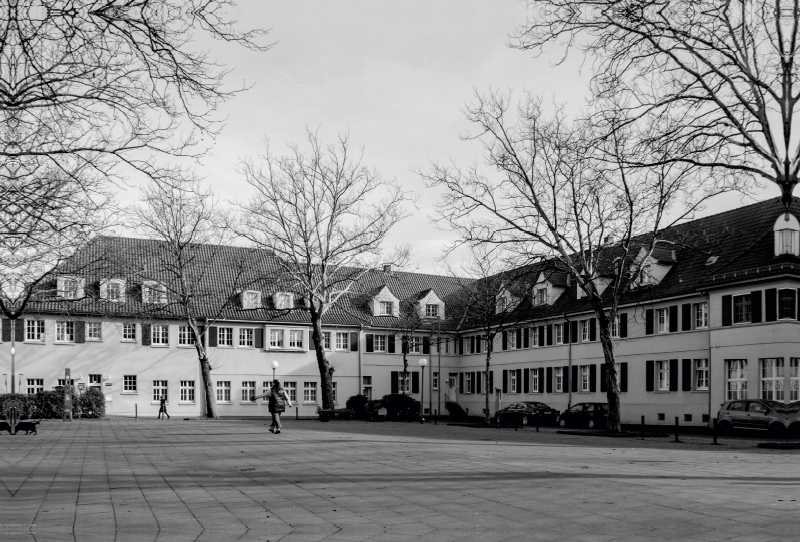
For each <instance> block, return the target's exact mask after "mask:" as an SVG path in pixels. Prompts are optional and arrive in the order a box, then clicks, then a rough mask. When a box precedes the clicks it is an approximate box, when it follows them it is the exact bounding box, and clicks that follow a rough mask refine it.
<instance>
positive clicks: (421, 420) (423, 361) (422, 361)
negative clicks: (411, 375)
mask: <svg viewBox="0 0 800 542" xmlns="http://www.w3.org/2000/svg"><path fill="white" fill-rule="evenodd" d="M427 364H428V360H427V359H425V358H421V359H420V360H419V366H420V367H422V382H420V391H421V392H422V396H421V397H420V402H419V423H425V416H423V415H422V414H423V411H424V410H425V366H426V365H427Z"/></svg>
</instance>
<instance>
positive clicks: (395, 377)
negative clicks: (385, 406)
mask: <svg viewBox="0 0 800 542" xmlns="http://www.w3.org/2000/svg"><path fill="white" fill-rule="evenodd" d="M392 393H400V373H399V371H392Z"/></svg>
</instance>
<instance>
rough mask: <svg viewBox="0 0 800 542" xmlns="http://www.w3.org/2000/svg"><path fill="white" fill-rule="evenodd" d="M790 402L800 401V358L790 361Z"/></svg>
mask: <svg viewBox="0 0 800 542" xmlns="http://www.w3.org/2000/svg"><path fill="white" fill-rule="evenodd" d="M789 400H790V401H800V358H790V359H789Z"/></svg>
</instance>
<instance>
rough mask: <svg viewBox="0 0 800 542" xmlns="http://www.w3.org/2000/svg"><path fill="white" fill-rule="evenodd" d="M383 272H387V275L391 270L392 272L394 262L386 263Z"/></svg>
mask: <svg viewBox="0 0 800 542" xmlns="http://www.w3.org/2000/svg"><path fill="white" fill-rule="evenodd" d="M383 272H384V273H386V274H387V275H388V274H391V272H392V264H390V263H387V264H384V266H383Z"/></svg>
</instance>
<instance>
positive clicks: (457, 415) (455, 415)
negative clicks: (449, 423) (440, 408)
mask: <svg viewBox="0 0 800 542" xmlns="http://www.w3.org/2000/svg"><path fill="white" fill-rule="evenodd" d="M444 406H445V408H446V409H447V413H448V414H449V415H450V418H451V419H453V420H463V419H465V418H466V417H467V413H466V412H464V409H463V408H461V405H459V404H458V403H453V402H451V401H447V402H446V403H445V404H444Z"/></svg>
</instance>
